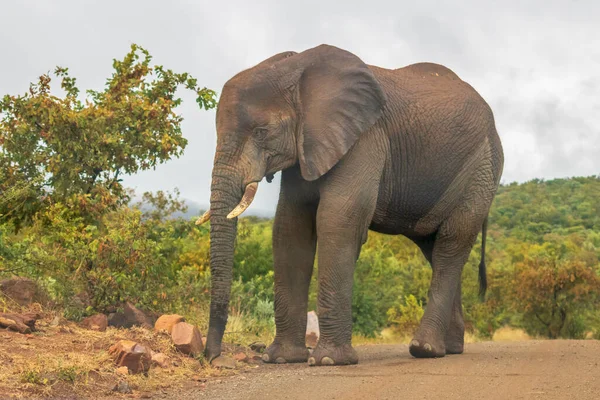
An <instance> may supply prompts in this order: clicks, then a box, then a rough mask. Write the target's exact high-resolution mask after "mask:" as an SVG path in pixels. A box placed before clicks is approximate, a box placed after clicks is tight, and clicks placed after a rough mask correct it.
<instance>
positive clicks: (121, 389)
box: [112, 381, 133, 394]
mask: <svg viewBox="0 0 600 400" xmlns="http://www.w3.org/2000/svg"><path fill="white" fill-rule="evenodd" d="M112 390H113V392H118V393H123V394H130V393H133V390H131V387H130V386H129V383H127V381H119V383H117V384H116V385H115V387H113V389H112Z"/></svg>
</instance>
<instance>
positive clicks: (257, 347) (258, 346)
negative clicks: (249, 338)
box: [249, 342, 267, 353]
mask: <svg viewBox="0 0 600 400" xmlns="http://www.w3.org/2000/svg"><path fill="white" fill-rule="evenodd" d="M249 347H250V350H252V351H256V352H257V353H262V352H263V351H265V349H266V348H267V345H266V344H264V343H263V342H254V343H251V344H250V346H249Z"/></svg>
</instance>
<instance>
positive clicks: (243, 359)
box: [233, 351, 248, 362]
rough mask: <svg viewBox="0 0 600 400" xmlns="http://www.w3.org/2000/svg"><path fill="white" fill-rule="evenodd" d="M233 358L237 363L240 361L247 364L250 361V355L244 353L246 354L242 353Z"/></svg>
mask: <svg viewBox="0 0 600 400" xmlns="http://www.w3.org/2000/svg"><path fill="white" fill-rule="evenodd" d="M233 358H234V359H235V360H236V361H240V362H247V361H248V355H247V354H246V353H244V352H241V351H240V352H239V353H237V354H235V355H234V356H233Z"/></svg>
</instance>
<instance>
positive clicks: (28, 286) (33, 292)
mask: <svg viewBox="0 0 600 400" xmlns="http://www.w3.org/2000/svg"><path fill="white" fill-rule="evenodd" d="M0 292H2V294H4V295H5V296H6V297H8V298H9V299H11V300H13V301H14V302H15V303H17V304H19V305H20V306H28V305H30V304H31V303H42V304H43V303H45V302H47V300H48V298H47V296H46V295H45V293H44V292H43V291H42V290H41V289H40V287H39V286H38V284H37V283H35V282H34V281H32V280H31V279H27V278H12V279H5V280H3V281H1V282H0Z"/></svg>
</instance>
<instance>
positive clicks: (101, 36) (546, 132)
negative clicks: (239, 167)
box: [0, 0, 600, 210]
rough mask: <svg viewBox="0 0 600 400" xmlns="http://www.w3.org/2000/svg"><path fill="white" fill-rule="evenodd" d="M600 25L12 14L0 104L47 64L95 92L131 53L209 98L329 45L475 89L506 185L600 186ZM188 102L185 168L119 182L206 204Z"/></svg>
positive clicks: (205, 140) (460, 18) (51, 7)
mask: <svg viewBox="0 0 600 400" xmlns="http://www.w3.org/2000/svg"><path fill="white" fill-rule="evenodd" d="M403 3H405V4H403ZM599 16H600V2H596V1H594V0H586V1H583V0H580V1H570V2H565V1H561V0H548V1H532V0H529V1H527V0H507V1H503V2H481V1H476V0H468V1H467V0H465V1H462V2H456V1H449V0H448V1H439V0H434V1H420V2H397V1H392V0H388V1H377V0H371V1H369V2H367V3H365V2H364V1H362V0H361V1H359V0H348V1H345V2H339V1H323V0H307V1H304V2H284V1H279V0H267V1H262V2H258V1H241V0H240V1H231V0H227V1H220V2H215V1H213V0H211V1H201V2H197V1H182V0H180V1H175V0H174V1H170V2H159V1H115V0H103V1H86V2H81V1H77V0H69V1H66V0H63V1H53V2H48V1H42V0H39V1H19V2H6V4H3V6H2V15H1V16H0V19H1V20H2V21H1V23H0V43H1V45H0V49H1V51H2V53H1V54H2V59H3V64H2V69H1V71H2V72H1V74H0V94H5V93H19V92H23V91H25V90H26V89H27V87H28V84H29V82H30V81H32V80H35V79H36V77H37V76H39V75H40V74H41V73H44V72H46V71H48V70H50V69H52V68H53V67H54V66H55V65H64V66H68V67H70V70H71V72H72V73H73V74H74V75H75V76H76V77H78V78H79V83H80V85H81V86H83V87H85V88H88V87H92V88H98V87H100V86H101V85H102V84H103V82H104V79H106V77H107V76H108V75H109V74H110V69H111V59H112V58H116V57H122V56H123V55H124V54H125V53H126V51H127V50H128V47H129V45H130V44H131V43H132V42H136V43H138V44H140V45H143V46H145V47H146V48H148V49H149V50H150V52H151V53H152V54H153V56H154V60H155V62H157V63H160V64H164V65H166V66H169V67H171V68H173V69H178V70H184V71H189V72H191V73H193V74H194V75H196V76H197V77H198V78H199V80H200V82H201V84H203V85H206V86H208V87H210V88H213V89H215V90H217V91H220V90H221V88H222V86H223V84H224V83H225V81H226V80H227V79H228V78H230V77H231V76H233V75H234V74H235V73H237V72H239V71H240V70H242V69H245V68H247V67H250V66H252V65H254V64H256V63H258V62H260V61H261V60H263V59H265V58H267V57H269V56H271V55H273V54H275V53H278V52H281V51H284V50H295V51H302V50H304V49H306V48H310V47H313V46H315V45H318V44H321V43H329V44H332V45H335V46H338V47H342V48H345V49H347V50H349V51H352V52H354V53H356V54H357V55H359V56H360V57H361V58H362V59H363V60H365V62H367V63H370V64H375V65H380V66H383V67H388V68H398V67H401V66H404V65H407V64H410V63H414V62H419V61H433V62H438V63H441V64H444V65H446V66H448V67H450V68H451V69H453V70H454V71H455V72H457V73H458V74H459V75H460V76H461V77H462V78H463V79H464V80H466V81H467V82H469V83H471V84H472V85H473V86H474V87H475V88H476V89H477V90H478V91H479V92H480V93H481V94H482V96H483V97H484V98H485V99H486V100H487V101H488V103H490V105H491V107H492V109H493V110H494V114H495V117H496V123H497V127H498V130H499V133H500V136H501V138H502V140H503V143H504V150H505V155H506V161H505V170H504V178H503V180H504V181H505V182H510V181H513V180H517V181H523V180H528V179H531V178H534V177H538V178H546V179H549V178H553V177H564V176H573V175H591V174H599V173H600V161H599V160H600V157H598V154H600V128H599V127H600V96H598V91H599V90H600V74H599V73H598V65H600V35H599V34H598V29H597V21H598V19H599ZM184 99H185V100H186V103H185V104H184V105H183V106H182V108H181V111H182V112H183V114H184V116H185V118H186V120H185V122H184V125H183V129H184V134H185V135H186V137H188V139H189V146H188V148H187V150H186V153H185V155H184V156H183V157H182V158H181V159H179V160H173V161H171V162H169V163H168V164H166V165H162V166H159V167H158V168H157V170H156V171H148V172H144V173H141V174H139V175H137V176H134V177H129V178H127V179H126V183H127V184H130V185H133V186H136V187H137V188H138V190H140V191H142V190H157V189H171V188H173V187H175V186H178V187H179V188H180V189H181V192H182V194H183V196H184V197H186V198H189V199H192V200H194V201H197V202H200V203H204V204H206V202H207V201H208V198H209V190H210V172H211V168H212V159H213V155H214V146H215V131H214V111H210V112H198V111H197V110H196V108H195V105H194V102H193V98H191V97H190V96H189V95H186V96H185V97H184ZM278 187H279V186H278V181H275V182H274V183H273V184H271V185H262V187H261V189H260V190H259V193H258V195H257V199H256V201H255V204H254V205H253V208H254V209H255V210H261V209H262V210H273V209H274V206H275V204H276V202H277V197H278V196H277V193H278Z"/></svg>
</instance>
